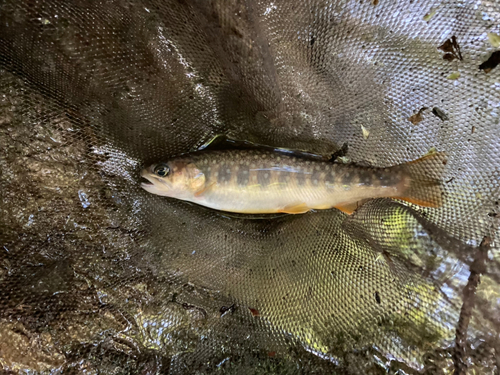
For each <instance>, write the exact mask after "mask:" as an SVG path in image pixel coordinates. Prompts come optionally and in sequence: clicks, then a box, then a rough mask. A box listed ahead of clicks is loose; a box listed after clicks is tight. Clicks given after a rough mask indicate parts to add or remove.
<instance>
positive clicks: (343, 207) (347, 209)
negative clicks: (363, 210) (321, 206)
mask: <svg viewBox="0 0 500 375" xmlns="http://www.w3.org/2000/svg"><path fill="white" fill-rule="evenodd" d="M358 206H359V205H358V202H354V203H341V204H338V205H336V206H334V207H335V208H336V209H338V210H340V211H342V212H343V213H345V214H347V215H350V214H352V213H353V212H354V211H356V209H357V208H358Z"/></svg>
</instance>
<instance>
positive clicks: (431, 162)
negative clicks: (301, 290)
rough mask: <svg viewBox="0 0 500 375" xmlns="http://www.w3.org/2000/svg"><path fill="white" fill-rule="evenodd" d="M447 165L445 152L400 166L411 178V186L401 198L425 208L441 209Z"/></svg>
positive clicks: (435, 153)
mask: <svg viewBox="0 0 500 375" xmlns="http://www.w3.org/2000/svg"><path fill="white" fill-rule="evenodd" d="M446 163H447V161H446V155H445V153H444V152H434V153H432V154H429V155H426V156H424V157H422V158H420V159H417V160H414V161H411V162H409V163H406V164H403V165H401V166H399V167H401V168H402V169H403V170H404V171H405V173H406V175H407V176H408V177H409V178H410V186H409V187H408V188H407V189H406V190H405V191H404V193H403V196H401V197H399V198H400V199H402V200H404V201H407V202H410V203H414V204H417V205H419V206H423V207H440V206H441V205H442V204H443V186H442V180H443V174H444V171H445V166H446Z"/></svg>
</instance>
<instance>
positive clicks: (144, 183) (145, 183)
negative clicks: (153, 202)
mask: <svg viewBox="0 0 500 375" xmlns="http://www.w3.org/2000/svg"><path fill="white" fill-rule="evenodd" d="M152 185H153V182H152V181H151V180H149V179H148V178H147V177H144V176H142V177H141V187H146V186H152Z"/></svg>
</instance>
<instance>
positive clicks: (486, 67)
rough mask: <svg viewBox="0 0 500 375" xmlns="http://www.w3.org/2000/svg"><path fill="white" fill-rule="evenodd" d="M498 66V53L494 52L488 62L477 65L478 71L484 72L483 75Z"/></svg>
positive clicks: (499, 62) (499, 58) (499, 55)
mask: <svg viewBox="0 0 500 375" xmlns="http://www.w3.org/2000/svg"><path fill="white" fill-rule="evenodd" d="M498 64H500V51H495V52H493V53H492V54H491V56H490V57H489V59H488V60H486V61H485V62H484V63H482V64H481V65H479V69H481V70H484V72H485V73H489V72H491V71H492V70H493V69H495V68H496V66H497V65H498Z"/></svg>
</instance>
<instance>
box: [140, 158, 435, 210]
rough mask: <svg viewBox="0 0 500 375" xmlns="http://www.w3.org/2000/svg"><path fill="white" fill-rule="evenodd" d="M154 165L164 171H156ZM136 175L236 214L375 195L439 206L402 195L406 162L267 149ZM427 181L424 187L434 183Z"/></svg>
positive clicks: (338, 203)
mask: <svg viewBox="0 0 500 375" xmlns="http://www.w3.org/2000/svg"><path fill="white" fill-rule="evenodd" d="M424 159H426V158H423V159H421V160H424ZM414 163H415V165H417V164H420V163H418V161H417V162H414ZM158 166H160V167H163V168H166V170H168V174H167V175H166V176H158V175H157V174H156V173H155V170H157V169H158ZM420 169H422V168H420ZM142 176H143V177H145V178H146V179H148V180H149V181H150V182H151V183H152V184H143V185H142V186H143V188H144V189H146V190H148V191H150V192H151V193H154V194H159V195H164V196H169V197H173V198H178V199H183V200H187V201H191V202H194V203H197V204H200V205H203V206H207V207H211V208H213V209H217V210H222V211H230V212H238V213H252V214H257V213H258V214H262V213H277V212H287V213H302V212H306V211H308V210H311V209H328V208H332V207H337V208H340V209H343V210H344V211H346V212H350V211H352V204H355V203H356V202H359V201H362V200H364V199H367V198H377V197H395V198H402V199H407V200H409V201H413V202H414V203H420V204H422V205H431V206H436V205H439V204H437V203H439V202H435V199H433V200H431V201H428V200H427V199H425V198H424V199H421V198H422V197H420V198H418V197H417V198H415V197H413V198H412V197H409V196H408V192H409V190H411V188H412V186H414V177H413V176H412V169H411V168H408V167H407V165H401V166H395V167H391V168H383V169H380V168H379V169H377V168H367V167H361V166H354V165H345V164H337V163H330V162H322V161H316V160H306V159H303V158H300V157H296V156H292V155H288V154H283V153H277V152H270V151H257V150H226V151H211V152H199V153H193V154H189V155H186V156H183V157H179V158H178V159H173V160H171V161H169V162H167V163H160V164H155V165H152V166H150V167H149V168H146V169H145V170H144V171H143V172H142ZM417 180H421V179H417ZM429 181H430V180H429V179H427V185H429V188H431V187H433V186H437V185H438V184H437V183H436V182H435V181H434V183H430V184H429ZM424 185H425V183H424ZM420 195H422V194H420ZM434 195H435V194H434ZM439 196H440V194H439ZM426 203H428V204H426Z"/></svg>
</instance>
